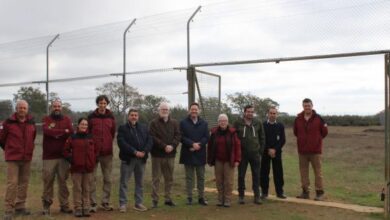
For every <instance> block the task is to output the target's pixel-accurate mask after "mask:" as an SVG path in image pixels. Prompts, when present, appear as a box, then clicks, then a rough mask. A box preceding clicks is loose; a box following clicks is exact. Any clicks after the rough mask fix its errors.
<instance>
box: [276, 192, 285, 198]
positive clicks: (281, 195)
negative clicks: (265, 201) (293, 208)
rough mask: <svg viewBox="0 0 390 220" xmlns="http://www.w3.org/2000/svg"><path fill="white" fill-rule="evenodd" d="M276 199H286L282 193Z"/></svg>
mask: <svg viewBox="0 0 390 220" xmlns="http://www.w3.org/2000/svg"><path fill="white" fill-rule="evenodd" d="M276 197H277V198H279V199H287V196H286V195H284V194H283V193H282V194H277V195H276Z"/></svg>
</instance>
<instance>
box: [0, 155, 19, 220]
mask: <svg viewBox="0 0 390 220" xmlns="http://www.w3.org/2000/svg"><path fill="white" fill-rule="evenodd" d="M6 163H7V189H6V190H5V199H4V212H5V213H8V214H10V213H14V211H15V200H16V195H17V190H18V178H19V165H18V162H16V161H7V162H6Z"/></svg>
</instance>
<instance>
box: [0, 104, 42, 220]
mask: <svg viewBox="0 0 390 220" xmlns="http://www.w3.org/2000/svg"><path fill="white" fill-rule="evenodd" d="M35 136H36V127H35V122H34V120H33V117H32V116H31V115H29V114H28V103H27V102H26V101H25V100H19V101H18V102H17V103H16V112H15V113H14V114H12V115H11V117H9V118H8V119H7V120H6V121H5V122H4V123H3V126H2V129H1V130H0V147H1V148H3V150H4V155H5V161H6V163H7V187H6V191H5V200H4V217H3V219H4V220H10V219H12V217H13V214H14V213H15V214H16V215H30V214H31V213H30V211H29V210H27V209H26V198H27V189H28V182H29V179H30V167H31V159H32V155H33V151H34V140H35Z"/></svg>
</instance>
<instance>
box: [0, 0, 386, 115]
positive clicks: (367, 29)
mask: <svg viewBox="0 0 390 220" xmlns="http://www.w3.org/2000/svg"><path fill="white" fill-rule="evenodd" d="M0 5H1V7H0V30H1V34H0V75H1V83H0V84H4V83H17V82H25V81H42V80H45V73H46V66H45V48H46V45H47V43H48V42H50V40H51V39H52V38H53V37H54V36H55V35H56V34H57V33H59V34H60V38H59V39H58V40H57V41H56V42H54V44H53V46H52V47H51V48H50V52H51V53H50V77H51V79H61V78H67V77H78V76H89V75H101V74H109V73H119V72H122V70H123V61H122V59H123V58H122V54H123V51H122V39H123V31H124V29H125V28H126V26H127V25H129V24H130V22H131V20H132V19H134V18H137V21H136V24H135V25H134V26H133V27H132V28H131V29H130V32H129V33H128V37H127V70H128V71H138V70H148V69H160V68H171V67H182V66H185V65H186V29H185V28H186V21H187V19H188V18H189V17H190V15H191V14H192V13H193V11H194V10H195V9H196V8H197V6H198V5H202V10H201V11H200V13H199V14H197V15H196V17H195V19H194V21H193V22H192V23H191V63H207V62H218V61H232V60H249V59H265V58H278V57H289V56H306V55H317V54H328V53H343V52H358V51H373V50H384V49H390V39H389V38H390V19H389V16H388V12H389V11H390V10H389V9H390V2H389V1H388V0H350V1H339V0H328V1H317V0H274V1H265V0H261V1H259V0H257V1H254V0H242V1H237V0H236V1H233V0H232V1H219V0H208V1H206V0H205V1H195V0H186V1H182V0H164V1H157V0H144V1H132V0H116V1H103V0H83V1H80V0H68V1H57V0H37V1H28V0H25V1H19V0H0ZM383 60H384V58H383V55H375V56H366V57H353V58H340V59H328V60H310V61H296V62H285V63H279V64H275V63H267V64H250V65H238V66H222V67H221V66H219V67H202V68H201V69H202V70H205V71H209V72H213V73H217V74H220V75H221V76H222V94H223V96H224V95H225V94H231V93H234V92H245V93H246V92H250V93H252V94H255V95H258V96H259V97H262V98H265V97H269V98H272V99H274V100H275V101H277V102H278V103H279V104H280V110H281V111H284V112H288V113H290V114H296V113H297V112H299V111H300V110H301V106H300V102H301V100H302V99H303V98H305V97H310V98H312V99H313V101H314V105H315V108H316V109H317V110H318V111H319V112H320V113H321V114H362V115H364V114H375V113H377V112H379V111H381V110H382V109H383V106H384V100H383V97H384V95H383V93H384V82H383V78H384V77H383V74H384V73H383V70H384V67H383V66H384V62H383ZM108 81H118V82H119V81H121V78H115V77H108V78H99V79H90V80H83V81H77V82H76V81H73V82H63V83H52V84H51V89H50V90H51V91H55V92H57V93H59V95H60V96H61V97H62V98H63V99H64V100H65V101H67V102H69V103H71V105H72V109H74V110H89V109H92V108H94V102H93V97H95V96H96V92H95V90H94V89H95V88H96V87H97V86H101V85H102V84H103V83H104V82H108ZM200 82H201V85H202V87H203V88H202V90H203V94H205V95H210V96H212V95H215V94H216V92H215V89H214V88H215V86H216V82H215V80H210V79H208V78H207V77H200ZM128 83H129V84H131V85H132V86H134V87H136V88H138V90H139V91H140V92H141V93H143V94H153V95H161V96H166V97H167V98H168V99H169V100H171V102H172V103H173V104H182V105H185V104H186V95H183V92H186V90H187V88H186V78H185V72H184V71H181V72H180V71H159V72H155V73H149V74H143V75H140V74H137V75H130V76H128ZM34 86H35V87H39V88H41V89H42V91H44V84H39V85H38V84H34ZM18 88H19V86H13V87H0V99H10V98H12V94H13V93H15V92H16V91H17V89H18Z"/></svg>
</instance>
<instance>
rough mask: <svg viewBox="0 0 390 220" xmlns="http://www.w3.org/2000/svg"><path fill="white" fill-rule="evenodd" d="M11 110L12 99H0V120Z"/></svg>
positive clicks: (8, 114)
mask: <svg viewBox="0 0 390 220" xmlns="http://www.w3.org/2000/svg"><path fill="white" fill-rule="evenodd" d="M12 112H13V107H12V101H11V100H2V101H0V121H4V120H5V119H6V118H8V117H9V116H10V115H11V114H12Z"/></svg>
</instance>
